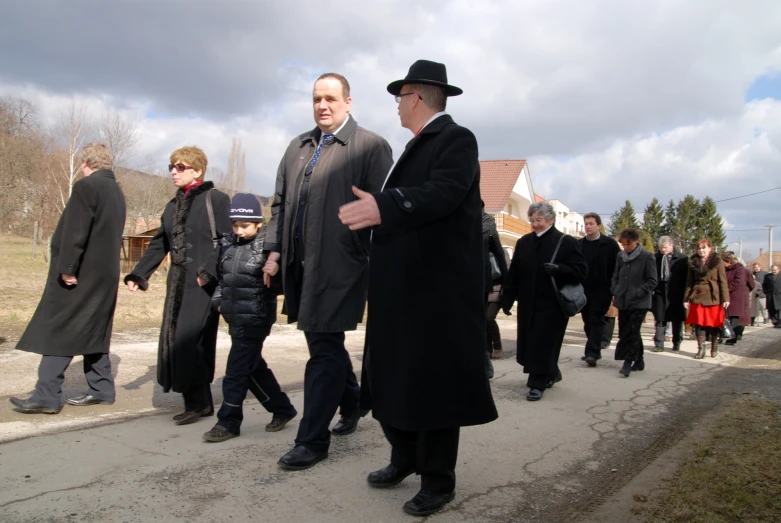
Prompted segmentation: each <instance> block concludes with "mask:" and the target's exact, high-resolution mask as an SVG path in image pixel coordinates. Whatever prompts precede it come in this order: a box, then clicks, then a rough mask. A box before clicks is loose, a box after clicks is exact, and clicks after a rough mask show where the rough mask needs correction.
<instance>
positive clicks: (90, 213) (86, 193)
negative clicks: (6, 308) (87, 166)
mask: <svg viewBox="0 0 781 523" xmlns="http://www.w3.org/2000/svg"><path fill="white" fill-rule="evenodd" d="M124 227H125V197H124V195H123V194H122V190H121V189H120V188H119V185H117V181H116V179H115V178H114V173H113V172H111V171H108V170H100V171H95V172H94V173H92V174H91V175H90V176H88V177H86V178H83V179H81V180H79V181H78V182H76V184H75V185H74V186H73V192H72V194H71V198H70V200H68V204H67V205H66V206H65V210H64V211H63V213H62V216H61V217H60V221H59V223H58V224H57V228H56V229H55V231H54V235H53V236H52V253H51V262H50V263H49V274H48V276H47V279H46V287H45V289H44V291H43V296H42V297H41V301H40V303H39V304H38V308H37V309H36V310H35V314H34V315H33V317H32V320H30V323H29V324H28V325H27V329H26V330H25V331H24V334H23V335H22V337H21V339H20V340H19V343H18V344H17V345H16V348H17V349H19V350H23V351H27V352H34V353H37V354H44V355H48V356H76V355H79V354H96V353H101V352H108V351H109V343H110V342H111V326H112V324H113V322H114V308H115V307H116V304H117V288H118V284H119V254H120V251H121V250H122V230H123V229H124ZM61 274H74V275H76V278H77V279H78V284H77V285H73V286H70V287H69V286H67V285H65V284H64V283H63V281H62V278H61V276H60V275H61Z"/></svg>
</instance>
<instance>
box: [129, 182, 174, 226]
mask: <svg viewBox="0 0 781 523" xmlns="http://www.w3.org/2000/svg"><path fill="white" fill-rule="evenodd" d="M117 172H118V173H120V175H121V179H120V182H119V183H120V185H121V187H122V191H123V192H124V193H125V200H126V202H127V216H128V221H129V226H130V227H129V231H130V232H131V233H136V232H141V231H140V230H136V229H137V227H141V229H143V230H144V231H147V230H149V229H152V228H154V227H157V226H159V225H160V215H161V214H162V212H163V208H165V205H166V204H167V203H168V202H169V201H170V200H171V198H172V197H173V195H174V193H175V192H176V188H175V187H174V185H173V183H172V182H171V179H170V178H169V177H164V176H158V175H156V174H149V173H145V172H141V171H137V170H133V169H126V168H124V167H117Z"/></svg>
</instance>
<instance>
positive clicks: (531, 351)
mask: <svg viewBox="0 0 781 523" xmlns="http://www.w3.org/2000/svg"><path fill="white" fill-rule="evenodd" d="M563 236H564V239H563V240H562V242H561V247H560V248H559V252H558V254H557V255H556V260H555V263H556V264H557V265H558V266H559V272H558V273H557V274H556V276H555V279H556V285H558V286H559V287H561V286H562V285H565V284H567V283H581V282H583V280H585V279H586V276H587V275H588V268H587V266H586V259H585V258H584V257H583V253H582V252H581V251H580V247H578V241H577V240H576V239H575V238H573V237H572V236H569V235H563ZM561 237H562V233H561V231H559V230H558V229H556V227H551V228H550V229H548V231H547V232H545V233H544V234H543V235H542V236H539V237H538V236H537V234H535V233H530V234H527V235H525V236H523V237H522V238H521V239H520V240H518V243H516V244H515V252H514V253H513V259H512V262H510V270H509V272H508V274H507V281H506V282H505V285H504V287H503V290H502V297H501V303H502V308H503V309H509V308H510V307H512V304H513V302H514V301H516V300H517V301H518V310H517V313H518V353H517V356H516V358H517V360H518V363H520V364H521V365H523V372H525V373H527V374H550V373H553V372H555V371H556V368H557V365H558V361H559V353H560V352H561V344H562V343H563V342H564V333H565V331H566V330H567V323H568V322H569V317H568V316H566V315H565V314H564V313H563V312H562V310H561V305H560V303H559V298H558V295H557V294H556V291H555V290H554V289H553V283H552V282H551V278H550V276H549V275H548V274H547V273H546V272H545V271H544V270H543V267H542V266H543V264H544V263H549V262H550V261H551V258H552V256H553V251H554V250H555V249H556V244H557V243H558V241H559V238H561Z"/></svg>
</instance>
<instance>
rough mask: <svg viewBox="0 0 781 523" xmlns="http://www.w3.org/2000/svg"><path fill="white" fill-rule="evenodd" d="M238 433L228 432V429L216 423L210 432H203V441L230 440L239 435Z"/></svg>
mask: <svg viewBox="0 0 781 523" xmlns="http://www.w3.org/2000/svg"><path fill="white" fill-rule="evenodd" d="M237 436H238V434H234V433H233V432H228V429H226V428H225V427H223V426H222V425H215V426H214V427H212V429H211V430H210V431H209V432H205V433H204V434H203V441H209V442H212V443H219V442H220V441H225V440H229V439H231V438H235V437H237Z"/></svg>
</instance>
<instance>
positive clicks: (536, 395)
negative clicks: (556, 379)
mask: <svg viewBox="0 0 781 523" xmlns="http://www.w3.org/2000/svg"><path fill="white" fill-rule="evenodd" d="M542 394H543V391H541V390H540V389H529V392H527V393H526V399H527V400H529V401H540V400H541V399H542Z"/></svg>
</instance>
